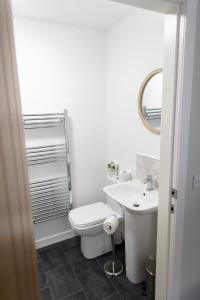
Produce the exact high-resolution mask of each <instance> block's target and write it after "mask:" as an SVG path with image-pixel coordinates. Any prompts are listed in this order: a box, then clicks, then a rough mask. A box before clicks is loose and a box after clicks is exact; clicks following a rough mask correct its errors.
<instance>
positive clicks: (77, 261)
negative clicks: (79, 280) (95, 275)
mask: <svg viewBox="0 0 200 300" xmlns="http://www.w3.org/2000/svg"><path fill="white" fill-rule="evenodd" d="M66 255H67V258H68V261H69V262H70V264H71V266H72V268H73V269H74V271H75V272H76V273H77V274H78V273H80V272H82V271H85V270H87V269H89V268H92V267H95V266H97V263H96V260H95V259H86V258H85V257H84V256H83V255H82V253H81V251H80V249H74V250H71V251H68V252H66Z"/></svg>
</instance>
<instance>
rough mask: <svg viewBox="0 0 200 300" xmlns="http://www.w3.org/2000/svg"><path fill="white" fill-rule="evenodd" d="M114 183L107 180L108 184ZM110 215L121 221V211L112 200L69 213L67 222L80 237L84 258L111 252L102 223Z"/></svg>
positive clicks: (75, 209)
mask: <svg viewBox="0 0 200 300" xmlns="http://www.w3.org/2000/svg"><path fill="white" fill-rule="evenodd" d="M116 182H117V181H116V180H115V181H113V180H112V179H109V178H107V183H108V184H113V183H116ZM112 215H115V216H117V218H118V219H119V221H122V220H123V210H122V209H121V207H120V206H118V205H117V204H116V203H115V202H114V201H113V203H112V200H109V201H107V203H106V204H105V203H103V202H96V203H93V204H89V205H85V206H81V207H78V208H74V209H72V210H71V211H70V213H69V222H70V224H71V226H72V228H73V229H74V230H75V232H76V233H77V234H78V235H80V237H81V252H82V254H83V256H84V257H85V258H88V259H91V258H95V257H98V256H100V255H102V254H104V253H107V252H110V251H111V248H112V247H111V240H110V236H109V235H108V234H106V233H105V232H104V230H103V222H104V221H105V219H106V218H107V217H109V216H112Z"/></svg>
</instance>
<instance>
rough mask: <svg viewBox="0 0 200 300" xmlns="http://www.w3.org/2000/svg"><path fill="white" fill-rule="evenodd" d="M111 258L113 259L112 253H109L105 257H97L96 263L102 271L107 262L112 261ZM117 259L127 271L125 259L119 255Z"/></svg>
mask: <svg viewBox="0 0 200 300" xmlns="http://www.w3.org/2000/svg"><path fill="white" fill-rule="evenodd" d="M111 258H112V252H109V253H106V254H104V255H101V256H99V257H97V258H96V261H97V263H98V265H99V266H100V267H101V268H102V269H104V264H105V263H106V262H107V261H109V260H111ZM116 258H117V259H118V260H119V261H120V262H121V263H122V264H123V266H124V269H125V261H124V259H123V257H122V258H120V257H119V255H118V254H116Z"/></svg>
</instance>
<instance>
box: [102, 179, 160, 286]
mask: <svg viewBox="0 0 200 300" xmlns="http://www.w3.org/2000/svg"><path fill="white" fill-rule="evenodd" d="M103 190H104V192H105V193H106V194H107V196H108V197H110V198H111V199H113V200H115V201H116V202H117V203H118V204H119V205H120V206H122V207H123V208H124V209H125V249H126V276H127V278H128V279H129V280H130V281H131V282H133V283H135V284H138V283H140V282H142V281H143V280H144V276H145V263H146V260H147V258H148V256H149V255H151V256H153V257H155V255H156V231H157V208H158V191H157V190H152V191H147V190H145V188H144V185H143V184H142V183H141V182H140V181H139V180H133V181H128V182H123V183H119V184H114V185H109V186H106V187H105V188H104V189H103Z"/></svg>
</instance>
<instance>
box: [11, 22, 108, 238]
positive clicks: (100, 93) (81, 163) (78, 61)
mask: <svg viewBox="0 0 200 300" xmlns="http://www.w3.org/2000/svg"><path fill="white" fill-rule="evenodd" d="M14 26H15V37H16V50H17V61H18V70H19V79H20V88H21V99H22V108H23V112H24V113H40V112H42V113H45V112H46V113H47V112H62V111H63V109H64V108H67V109H68V110H69V117H70V121H71V124H70V126H71V159H72V185H73V203H74V206H80V205H85V204H87V203H92V202H95V201H99V200H102V197H103V193H102V187H103V186H104V180H105V163H106V147H105V144H106V137H105V136H106V126H105V120H106V118H105V81H104V80H105V60H104V58H105V57H104V49H105V39H104V32H103V31H97V30H90V29H84V28H79V27H71V26H65V25H61V24H55V23H48V22H40V21H34V20H30V19H23V18H15V22H14ZM44 167H45V165H44ZM55 223H56V224H55ZM57 223H58V224H57ZM47 227H49V226H47ZM67 228H68V227H66V226H65V222H63V221H62V224H60V223H59V222H56V221H54V225H53V227H51V228H50V229H46V227H45V228H43V227H42V228H41V226H40V230H39V232H38V231H37V238H43V237H44V236H46V235H48V234H56V233H57V232H62V231H65V230H67Z"/></svg>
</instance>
